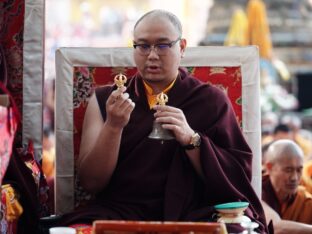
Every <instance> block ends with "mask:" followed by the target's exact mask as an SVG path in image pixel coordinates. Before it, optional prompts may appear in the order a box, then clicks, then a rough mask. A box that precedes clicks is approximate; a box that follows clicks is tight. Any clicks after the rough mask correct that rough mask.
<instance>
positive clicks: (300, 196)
mask: <svg viewBox="0 0 312 234" xmlns="http://www.w3.org/2000/svg"><path fill="white" fill-rule="evenodd" d="M262 199H263V200H264V201H265V202H266V203H267V204H268V205H269V206H270V207H271V208H272V209H273V210H275V211H276V212H277V213H278V214H279V215H280V217H281V218H282V219H285V220H292V221H297V222H302V223H307V224H312V195H311V194H310V193H309V192H308V191H307V190H306V189H305V188H304V187H302V186H299V187H298V189H297V193H296V194H295V195H294V197H293V198H292V199H291V200H290V201H289V202H287V203H284V204H280V203H279V200H278V198H277V196H276V193H275V191H274V188H273V186H272V184H271V181H270V178H269V176H268V175H266V176H264V177H263V181H262Z"/></svg>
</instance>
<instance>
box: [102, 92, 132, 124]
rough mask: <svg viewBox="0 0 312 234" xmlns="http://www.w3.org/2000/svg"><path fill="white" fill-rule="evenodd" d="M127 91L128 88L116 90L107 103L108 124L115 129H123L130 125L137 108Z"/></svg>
mask: <svg viewBox="0 0 312 234" xmlns="http://www.w3.org/2000/svg"><path fill="white" fill-rule="evenodd" d="M125 91H126V87H122V88H120V89H116V90H114V91H113V92H112V93H111V95H110V96H109V97H108V99H107V101H106V114H107V116H106V124H107V125H109V126H110V127H112V128H114V129H122V128H124V127H125V126H126V125H127V124H128V122H129V119H130V115H131V113H132V111H133V110H134V107H135V103H134V102H133V101H132V100H131V99H130V98H129V94H128V93H126V92H125Z"/></svg>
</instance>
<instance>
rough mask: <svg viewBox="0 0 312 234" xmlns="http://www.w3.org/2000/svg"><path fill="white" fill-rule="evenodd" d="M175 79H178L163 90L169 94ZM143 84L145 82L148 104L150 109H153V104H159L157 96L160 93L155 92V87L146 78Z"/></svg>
mask: <svg viewBox="0 0 312 234" xmlns="http://www.w3.org/2000/svg"><path fill="white" fill-rule="evenodd" d="M175 81H176V79H174V80H173V81H172V82H171V83H170V84H169V85H168V87H166V88H165V89H164V90H163V91H162V92H163V93H165V94H167V93H168V92H169V90H170V89H171V88H172V87H173V85H174V82H175ZM143 84H144V87H145V93H146V97H147V101H148V105H149V107H150V109H152V108H153V106H155V105H156V104H157V100H156V98H157V95H158V94H153V89H152V88H151V86H149V85H148V84H147V83H146V82H145V81H144V80H143Z"/></svg>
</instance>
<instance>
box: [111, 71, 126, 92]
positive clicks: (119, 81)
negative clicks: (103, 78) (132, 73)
mask: <svg viewBox="0 0 312 234" xmlns="http://www.w3.org/2000/svg"><path fill="white" fill-rule="evenodd" d="M114 82H115V85H116V86H117V88H118V89H120V88H122V87H123V86H124V84H125V83H126V82H127V77H126V76H125V75H124V74H122V73H119V74H118V75H116V76H115V77H114Z"/></svg>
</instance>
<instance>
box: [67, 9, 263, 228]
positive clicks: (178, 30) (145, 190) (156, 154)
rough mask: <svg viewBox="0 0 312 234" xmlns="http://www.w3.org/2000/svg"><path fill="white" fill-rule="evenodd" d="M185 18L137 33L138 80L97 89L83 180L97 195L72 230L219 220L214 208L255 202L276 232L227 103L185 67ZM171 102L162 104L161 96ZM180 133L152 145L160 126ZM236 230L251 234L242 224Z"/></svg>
mask: <svg viewBox="0 0 312 234" xmlns="http://www.w3.org/2000/svg"><path fill="white" fill-rule="evenodd" d="M181 35H182V27H181V23H180V21H179V20H178V19H177V17H176V16H175V15H173V14H171V13H169V12H166V11H161V10H156V11H152V12H149V13H147V14H146V15H144V16H143V17H142V18H141V19H139V21H138V22H137V23H136V25H135V27H134V60H135V63H136V65H137V68H138V74H137V75H135V76H134V77H132V78H131V79H129V82H128V83H127V84H126V87H122V88H119V89H118V88H117V87H116V86H106V87H102V88H99V89H97V90H96V91H95V95H93V96H92V97H91V99H90V101H89V105H88V108H87V111H86V115H85V119H84V125H83V135H82V142H81V149H80V155H79V159H78V167H77V169H78V175H79V178H80V182H81V185H82V186H83V187H84V188H85V189H86V190H88V191H90V192H93V193H94V194H96V199H95V200H94V201H93V202H92V203H91V204H89V205H88V206H86V207H82V208H80V209H79V210H76V211H74V212H73V213H71V214H67V215H65V216H64V219H63V220H64V222H63V224H65V223H66V224H72V223H78V222H80V223H82V222H84V223H86V222H88V223H91V222H92V221H94V220H96V219H105V220H107V219H108V220H111V219H114V220H142V221H215V220H216V219H215V214H216V212H215V210H214V208H213V206H214V205H216V204H220V203H225V202H234V201H247V202H249V203H250V206H249V208H248V209H247V211H246V215H247V216H249V217H250V218H251V219H252V220H253V221H255V222H257V223H259V229H258V231H259V232H261V233H266V232H267V228H266V224H265V218H264V213H263V209H262V206H261V203H260V201H259V199H258V198H257V195H256V194H255V192H254V190H253V188H252V186H251V162H252V153H251V150H250V148H249V146H248V145H247V143H246V141H245V139H244V137H243V135H242V133H241V129H240V127H239V125H238V123H237V121H236V118H235V115H234V112H233V109H232V106H231V104H230V102H229V100H228V98H227V97H226V95H225V94H224V93H223V92H222V91H221V90H220V89H218V88H215V87H213V86H211V85H208V84H205V83H203V82H201V81H199V80H198V79H196V78H194V77H192V76H191V75H190V74H188V73H187V71H186V70H184V69H179V64H180V61H181V58H182V57H183V54H184V51H185V48H186V40H185V39H183V38H182V37H181ZM161 92H164V93H166V94H167V96H168V97H169V101H168V102H167V103H166V105H154V103H155V101H156V100H155V97H156V95H157V94H159V93H161ZM154 120H155V121H157V122H158V123H160V124H161V125H162V127H163V128H164V129H168V130H170V131H171V132H172V134H173V135H174V139H173V140H164V141H161V140H155V139H150V138H149V137H148V135H149V134H150V133H151V131H152V126H153V121H154ZM230 228H232V229H231V230H236V231H241V227H240V225H233V227H230Z"/></svg>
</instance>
